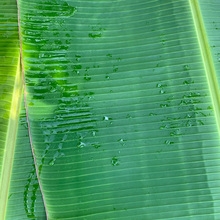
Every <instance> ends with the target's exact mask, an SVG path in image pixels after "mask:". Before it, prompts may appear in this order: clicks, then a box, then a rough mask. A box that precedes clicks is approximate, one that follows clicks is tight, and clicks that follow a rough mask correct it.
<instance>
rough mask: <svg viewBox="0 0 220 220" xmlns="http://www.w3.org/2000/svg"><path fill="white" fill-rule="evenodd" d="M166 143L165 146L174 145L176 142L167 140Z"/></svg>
mask: <svg viewBox="0 0 220 220" xmlns="http://www.w3.org/2000/svg"><path fill="white" fill-rule="evenodd" d="M164 143H165V144H174V142H172V141H169V140H166V141H165V142H164Z"/></svg>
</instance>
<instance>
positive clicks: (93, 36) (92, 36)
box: [89, 33, 102, 39]
mask: <svg viewBox="0 0 220 220" xmlns="http://www.w3.org/2000/svg"><path fill="white" fill-rule="evenodd" d="M101 36H102V34H101V33H99V34H93V33H89V37H91V38H93V39H94V38H99V37H101Z"/></svg>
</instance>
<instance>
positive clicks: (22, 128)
mask: <svg viewBox="0 0 220 220" xmlns="http://www.w3.org/2000/svg"><path fill="white" fill-rule="evenodd" d="M30 146H31V145H30V139H29V133H28V125H27V119H26V112H25V106H24V100H22V106H21V111H20V115H19V124H18V133H17V141H16V146H15V153H14V162H13V169H12V174H11V181H10V189H9V193H8V194H9V195H8V205H7V212H6V219H13V220H23V219H39V220H42V219H46V216H45V211H44V204H43V200H42V195H41V191H40V187H39V184H38V179H37V176H36V171H35V165H34V160H33V158H32V152H31V148H30Z"/></svg>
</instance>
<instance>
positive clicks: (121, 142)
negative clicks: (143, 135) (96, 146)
mask: <svg viewBox="0 0 220 220" xmlns="http://www.w3.org/2000/svg"><path fill="white" fill-rule="evenodd" d="M125 141H126V140H124V139H123V138H121V139H119V140H118V142H119V143H120V144H121V145H122V146H124V145H125Z"/></svg>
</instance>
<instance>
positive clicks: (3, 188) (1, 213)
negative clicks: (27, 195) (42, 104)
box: [0, 59, 23, 220]
mask: <svg viewBox="0 0 220 220" xmlns="http://www.w3.org/2000/svg"><path fill="white" fill-rule="evenodd" d="M22 85H23V81H22V74H21V71H20V59H18V64H17V73H16V78H15V84H14V91H13V97H12V104H11V110H10V117H9V122H8V130H7V137H6V142H5V152H4V159H3V166H2V172H1V173H2V175H1V180H0V198H1V199H0V220H4V218H5V212H6V207H7V200H8V190H9V186H10V178H11V170H12V166H13V157H14V148H15V141H16V133H17V125H18V117H19V114H18V113H19V110H20V104H21V97H22Z"/></svg>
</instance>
